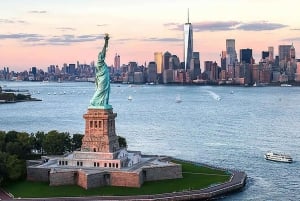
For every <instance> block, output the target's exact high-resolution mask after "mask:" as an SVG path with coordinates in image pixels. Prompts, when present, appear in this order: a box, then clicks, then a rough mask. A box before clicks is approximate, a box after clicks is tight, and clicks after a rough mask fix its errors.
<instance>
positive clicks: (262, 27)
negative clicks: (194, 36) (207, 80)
mask: <svg viewBox="0 0 300 201" xmlns="http://www.w3.org/2000/svg"><path fill="white" fill-rule="evenodd" d="M164 26H165V27H167V28H168V29H169V30H175V31H182V30H183V24H179V23H166V24H164ZM192 26H193V31H194V32H203V31H211V32H214V31H232V30H242V31H268V30H276V29H281V28H284V27H287V25H284V24H279V23H270V22H266V21H260V22H239V21H206V22H196V23H192Z"/></svg>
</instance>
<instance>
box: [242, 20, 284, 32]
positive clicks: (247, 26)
mask: <svg viewBox="0 0 300 201" xmlns="http://www.w3.org/2000/svg"><path fill="white" fill-rule="evenodd" d="M284 27H287V25H284V24H279V23H269V22H265V21H262V22H251V23H242V24H240V25H239V26H238V27H237V29H238V30H244V31H265V30H276V29H281V28H284Z"/></svg>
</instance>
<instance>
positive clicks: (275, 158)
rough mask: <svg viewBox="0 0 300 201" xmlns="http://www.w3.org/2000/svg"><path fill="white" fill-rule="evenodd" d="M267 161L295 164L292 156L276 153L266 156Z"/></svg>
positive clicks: (269, 153) (268, 153)
mask: <svg viewBox="0 0 300 201" xmlns="http://www.w3.org/2000/svg"><path fill="white" fill-rule="evenodd" d="M265 159H266V160H271V161H278V162H284V163H292V162H293V159H292V157H291V156H290V155H287V154H281V153H274V152H267V153H266V154H265Z"/></svg>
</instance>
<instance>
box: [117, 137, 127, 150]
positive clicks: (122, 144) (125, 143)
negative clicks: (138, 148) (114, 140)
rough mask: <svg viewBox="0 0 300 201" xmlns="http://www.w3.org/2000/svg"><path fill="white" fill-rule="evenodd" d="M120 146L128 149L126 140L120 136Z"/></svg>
mask: <svg viewBox="0 0 300 201" xmlns="http://www.w3.org/2000/svg"><path fill="white" fill-rule="evenodd" d="M118 141H119V146H120V147H123V148H127V142H126V138H124V137H122V136H118Z"/></svg>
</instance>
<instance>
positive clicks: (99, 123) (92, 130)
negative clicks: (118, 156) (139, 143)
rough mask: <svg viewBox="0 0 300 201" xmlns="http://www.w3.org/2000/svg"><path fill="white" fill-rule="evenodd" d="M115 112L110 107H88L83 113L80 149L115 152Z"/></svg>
mask: <svg viewBox="0 0 300 201" xmlns="http://www.w3.org/2000/svg"><path fill="white" fill-rule="evenodd" d="M116 116H117V114H116V113H113V110H112V109H88V111H87V113H86V114H84V115H83V118H84V119H85V134H84V137H83V139H82V146H81V151H83V152H103V153H115V152H118V151H119V149H120V148H119V142H118V137H117V135H116V132H115V118H116Z"/></svg>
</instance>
